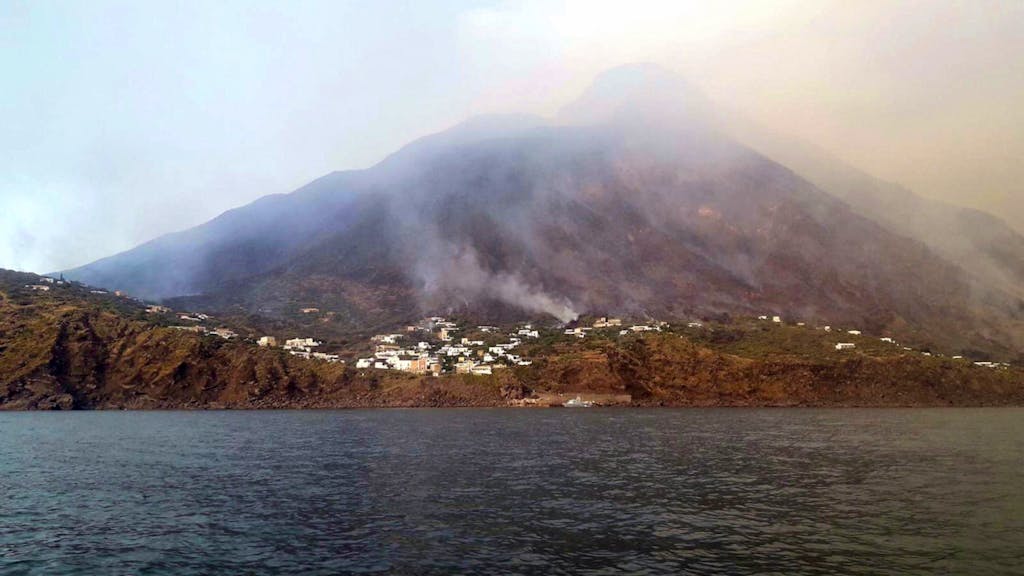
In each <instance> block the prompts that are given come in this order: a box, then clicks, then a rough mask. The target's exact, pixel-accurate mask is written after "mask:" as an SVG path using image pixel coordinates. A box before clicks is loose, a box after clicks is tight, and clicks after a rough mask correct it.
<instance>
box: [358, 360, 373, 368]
mask: <svg viewBox="0 0 1024 576" xmlns="http://www.w3.org/2000/svg"><path fill="white" fill-rule="evenodd" d="M370 366H373V358H360V359H358V360H356V368H369V367H370Z"/></svg>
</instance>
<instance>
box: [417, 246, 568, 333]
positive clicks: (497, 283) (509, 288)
mask: <svg viewBox="0 0 1024 576" xmlns="http://www.w3.org/2000/svg"><path fill="white" fill-rule="evenodd" d="M432 236H433V237H432V238H430V239H429V240H428V241H426V242H422V243H420V247H421V248H422V251H421V254H419V257H418V258H417V260H416V262H417V264H416V266H415V271H416V276H417V279H418V280H419V281H420V282H422V289H423V294H422V296H423V297H424V298H425V299H427V300H428V301H438V300H443V299H445V298H450V299H458V300H463V301H466V302H473V301H480V300H484V299H491V300H496V301H498V302H501V303H503V304H508V305H511V306H515V307H518V308H520V309H522V310H524V311H526V312H531V313H544V314H550V315H551V316H554V317H555V318H557V319H558V320H559V321H560V322H571V321H572V320H575V319H576V318H578V317H579V313H578V312H576V310H575V309H574V308H573V305H572V303H571V302H570V301H569V300H568V299H566V298H556V297H554V296H551V295H550V294H547V293H545V292H544V291H543V290H541V289H539V288H536V287H534V286H531V285H530V284H528V283H527V282H525V281H524V280H523V279H522V278H521V277H520V276H519V275H517V274H515V273H513V272H506V271H500V272H490V271H488V270H485V269H484V268H483V267H482V266H481V265H480V259H479V257H478V255H477V252H476V250H475V249H474V248H473V247H472V246H467V245H457V244H454V243H452V242H448V241H445V240H442V239H440V238H438V237H437V236H436V235H432Z"/></svg>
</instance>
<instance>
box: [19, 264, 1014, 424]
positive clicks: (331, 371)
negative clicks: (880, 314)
mask: <svg viewBox="0 0 1024 576" xmlns="http://www.w3.org/2000/svg"><path fill="white" fill-rule="evenodd" d="M26 279H29V280H30V279H31V277H30V275H18V274H14V273H6V272H5V273H0V280H7V283H6V284H4V285H3V286H0V409H8V410H32V409H65V410H66V409H145V408H164V409H168V408H186V409H201V408H310V407H376V406H505V405H509V404H510V403H514V402H516V401H521V400H523V399H524V398H531V397H537V396H541V397H544V396H545V395H549V394H559V393H562V394H598V395H604V396H607V397H612V396H615V397H618V398H619V401H622V398H625V397H628V398H629V400H628V401H626V402H627V403H630V404H633V405H641V406H967V405H1024V373H1022V372H1021V371H1020V370H1018V369H1008V370H992V369H987V368H977V367H974V366H972V365H971V364H970V363H967V362H957V361H952V360H947V359H939V358H928V357H922V356H921V355H919V354H913V355H910V354H898V353H886V354H883V355H874V354H868V353H865V354H859V355H856V356H852V357H830V356H812V355H810V354H803V355H801V354H792V353H777V352H770V353H767V354H748V355H746V356H743V355H738V354H736V353H730V352H727V351H725V350H716V349H713V347H709V346H708V345H705V344H702V343H698V342H696V341H694V340H693V339H691V338H689V337H686V336H685V335H683V334H676V333H662V334H649V335H645V336H631V337H628V338H625V339H621V340H611V339H605V340H601V339H596V340H588V341H587V342H574V341H568V342H566V341H558V342H556V343H555V344H545V345H536V348H535V349H533V350H531V356H532V357H535V358H536V361H535V362H534V364H533V365H532V366H528V367H515V368H509V369H504V370H498V371H496V373H495V374H494V375H493V376H490V377H480V376H465V375H449V376H443V377H441V378H433V377H419V376H414V375H409V374H404V373H397V372H391V371H375V370H364V371H358V370H355V369H353V368H351V367H346V366H345V365H342V364H331V363H326V362H319V361H309V360H303V359H299V358H296V357H293V356H289V355H287V354H285V353H284V352H282V351H280V350H273V349H264V348H258V347H256V346H254V345H252V344H250V343H245V342H234V341H224V340H221V339H219V338H216V337H210V336H207V337H203V336H200V335H198V334H195V333H192V332H187V331H182V330H175V329H171V328H166V327H160V326H156V325H154V324H153V323H151V322H149V321H147V320H146V319H145V314H144V313H142V312H140V311H139V310H138V309H137V308H139V307H138V306H136V305H132V304H125V303H121V302H120V300H115V301H114V302H115V303H116V304H117V305H118V306H120V308H112V307H111V305H109V303H108V300H105V299H95V300H90V299H88V298H87V297H86V296H85V295H86V294H88V291H86V290H83V289H81V288H76V287H68V288H61V289H56V288H55V289H54V290H53V291H52V292H49V293H43V294H38V293H30V292H28V291H26V290H24V289H23V288H20V285H21V284H23V283H24V280H26ZM0 284H2V283H0ZM804 338H806V339H808V341H809V342H811V344H810V345H809V346H807V345H806V344H805V345H804V346H805V347H806V349H808V350H814V349H817V348H815V347H816V346H818V344H822V343H820V342H817V343H816V342H815V341H813V338H815V336H814V335H813V333H811V334H807V335H805V336H804ZM573 340H574V339H573ZM822 346H824V345H822ZM781 348H782V347H781V346H780V347H779V349H780V350H781ZM823 349H824V348H823Z"/></svg>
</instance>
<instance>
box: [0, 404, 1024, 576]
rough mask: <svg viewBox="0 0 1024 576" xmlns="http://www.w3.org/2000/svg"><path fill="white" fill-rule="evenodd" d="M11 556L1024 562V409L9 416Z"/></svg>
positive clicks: (675, 564)
mask: <svg viewBox="0 0 1024 576" xmlns="http://www.w3.org/2000/svg"><path fill="white" fill-rule="evenodd" d="M0 574H3V575H4V576H7V575H15V574H47V575H49V574H104V575H105V574H132V575H136V574H159V575H184V574H417V575H419V574H595V575H597V574H729V575H736V574H787V575H790V574H794V575H801V574H808V575H810V574H970V575H974V574H1024V410H1022V409H935V410H931V409H901V410H862V409H834V410H816V409H650V410H648V409H600V408H592V409H409V410H405V409H387V410H347V411H330V410H325V411H314V410H309V411H254V412H248V411H195V412H55V413H0Z"/></svg>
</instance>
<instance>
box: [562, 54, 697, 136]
mask: <svg viewBox="0 0 1024 576" xmlns="http://www.w3.org/2000/svg"><path fill="white" fill-rule="evenodd" d="M712 116H713V113H712V107H711V104H710V103H709V102H708V100H707V98H706V97H705V96H704V95H703V94H702V93H701V91H700V90H698V89H697V88H695V87H694V86H693V85H692V84H690V83H689V82H688V81H687V80H686V78H684V77H683V76H681V75H679V74H677V73H675V72H672V71H670V70H667V69H665V68H663V67H661V66H659V65H657V64H652V63H634V64H624V65H622V66H617V67H615V68H611V69H609V70H606V71H604V72H602V73H601V74H599V75H598V76H597V77H596V78H595V79H594V81H593V82H592V83H591V85H590V87H589V88H587V90H586V91H584V93H583V94H582V95H581V96H580V97H579V98H578V99H577V100H576V101H574V102H572V103H570V104H568V105H567V106H565V107H563V108H562V110H561V111H560V112H559V118H560V119H561V120H563V121H565V122H567V123H570V124H595V123H605V122H623V121H626V122H628V121H644V122H645V123H646V122H650V121H655V120H656V121H657V122H658V123H662V122H665V121H669V122H673V123H680V122H682V123H687V124H693V123H701V124H705V123H707V122H708V121H710V120H711V118H712Z"/></svg>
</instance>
